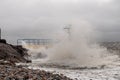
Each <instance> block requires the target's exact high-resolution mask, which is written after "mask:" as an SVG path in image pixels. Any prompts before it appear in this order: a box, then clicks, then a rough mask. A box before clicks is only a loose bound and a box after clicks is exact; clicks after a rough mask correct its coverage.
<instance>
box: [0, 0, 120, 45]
mask: <svg viewBox="0 0 120 80" xmlns="http://www.w3.org/2000/svg"><path fill="white" fill-rule="evenodd" d="M75 1H76V2H75ZM102 1H103V2H102ZM105 1H107V0H105ZM108 1H109V0H108ZM119 14H120V0H110V2H104V0H101V1H98V0H0V26H1V27H2V29H3V34H2V36H3V38H7V39H8V41H10V42H11V43H13V42H15V41H16V39H19V38H41V37H44V36H45V37H48V36H46V35H50V34H54V33H56V32H58V31H59V29H60V28H61V26H63V25H64V24H71V22H72V21H73V22H74V21H78V22H79V21H81V20H82V19H83V20H86V21H88V22H89V23H91V25H93V26H95V27H96V30H97V31H98V32H99V33H100V34H101V35H102V37H101V39H102V40H108V39H111V40H115V39H116V40H120V38H118V37H111V35H112V36H114V35H116V36H118V35H120V33H119V31H120V23H119V22H120V15H119ZM108 35H109V36H108Z"/></svg>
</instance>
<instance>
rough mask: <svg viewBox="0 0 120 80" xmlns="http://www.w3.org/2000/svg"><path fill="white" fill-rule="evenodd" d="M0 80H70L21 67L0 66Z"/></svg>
mask: <svg viewBox="0 0 120 80" xmlns="http://www.w3.org/2000/svg"><path fill="white" fill-rule="evenodd" d="M0 80H72V79H70V78H68V77H66V76H63V75H62V74H60V75H59V74H53V73H50V72H46V71H43V70H32V69H28V68H23V67H22V66H10V65H9V66H8V65H0Z"/></svg>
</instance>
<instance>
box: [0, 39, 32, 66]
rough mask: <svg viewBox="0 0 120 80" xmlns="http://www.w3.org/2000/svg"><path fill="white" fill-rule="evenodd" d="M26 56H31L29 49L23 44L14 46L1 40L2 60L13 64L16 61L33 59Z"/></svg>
mask: <svg viewBox="0 0 120 80" xmlns="http://www.w3.org/2000/svg"><path fill="white" fill-rule="evenodd" d="M0 41H1V40H0ZM26 57H29V55H28V53H27V49H25V48H23V47H22V46H14V45H11V44H7V43H6V44H5V43H2V42H0V60H5V61H9V62H10V63H11V64H14V63H15V62H27V63H28V62H31V60H28V59H27V58H26Z"/></svg>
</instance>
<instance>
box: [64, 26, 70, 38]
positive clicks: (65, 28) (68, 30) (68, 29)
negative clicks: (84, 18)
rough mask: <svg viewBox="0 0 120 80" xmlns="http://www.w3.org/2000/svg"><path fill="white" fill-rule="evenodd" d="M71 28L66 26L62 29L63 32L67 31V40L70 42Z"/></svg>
mask: <svg viewBox="0 0 120 80" xmlns="http://www.w3.org/2000/svg"><path fill="white" fill-rule="evenodd" d="M71 26H72V25H67V26H65V27H64V30H67V33H68V38H69V40H71Z"/></svg>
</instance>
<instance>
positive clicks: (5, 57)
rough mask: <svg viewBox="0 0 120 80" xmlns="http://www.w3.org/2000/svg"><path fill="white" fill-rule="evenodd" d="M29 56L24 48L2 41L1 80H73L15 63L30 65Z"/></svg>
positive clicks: (0, 51) (0, 46)
mask: <svg viewBox="0 0 120 80" xmlns="http://www.w3.org/2000/svg"><path fill="white" fill-rule="evenodd" d="M28 57H29V55H28V53H27V50H26V49H25V48H23V47H22V46H15V45H11V44H8V43H6V40H4V39H2V40H0V80H72V79H70V78H68V77H66V76H64V75H62V74H53V73H51V72H46V71H43V70H33V69H29V68H27V67H23V66H16V65H15V63H19V62H23V63H28V62H31V60H29V59H28Z"/></svg>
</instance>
